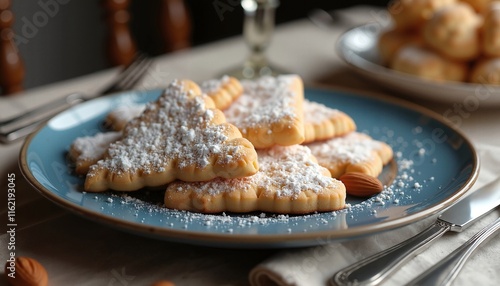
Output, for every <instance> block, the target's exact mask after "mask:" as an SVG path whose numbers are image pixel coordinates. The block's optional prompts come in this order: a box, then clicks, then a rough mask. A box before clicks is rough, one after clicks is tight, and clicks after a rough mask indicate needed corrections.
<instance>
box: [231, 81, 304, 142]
mask: <svg viewBox="0 0 500 286" xmlns="http://www.w3.org/2000/svg"><path fill="white" fill-rule="evenodd" d="M242 85H243V88H244V92H243V95H242V96H241V97H240V98H238V100H236V101H235V102H234V103H233V104H232V105H231V106H230V107H229V108H228V109H226V110H225V111H224V114H225V115H226V117H227V120H228V122H230V123H232V124H234V125H235V126H237V127H238V128H239V129H240V131H241V133H242V134H243V137H245V138H247V139H248V140H249V141H250V142H252V144H253V145H254V146H255V148H269V147H271V146H274V145H282V146H289V145H294V144H300V143H302V142H303V141H304V120H303V117H304V113H303V101H304V86H303V83H302V79H301V78H300V77H299V76H297V75H282V76H278V77H262V78H260V79H257V80H255V81H242Z"/></svg>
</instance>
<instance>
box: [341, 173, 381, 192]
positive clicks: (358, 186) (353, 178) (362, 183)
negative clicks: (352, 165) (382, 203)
mask: <svg viewBox="0 0 500 286" xmlns="http://www.w3.org/2000/svg"><path fill="white" fill-rule="evenodd" d="M339 180H340V181H342V183H344V185H345V188H346V192H347V194H349V195H351V196H356V197H369V196H373V195H375V194H378V193H380V192H381V191H382V190H383V189H384V186H383V185H382V182H380V180H379V179H377V178H375V177H372V176H369V175H366V174H363V173H357V172H351V173H345V174H344V175H342V176H340V178H339Z"/></svg>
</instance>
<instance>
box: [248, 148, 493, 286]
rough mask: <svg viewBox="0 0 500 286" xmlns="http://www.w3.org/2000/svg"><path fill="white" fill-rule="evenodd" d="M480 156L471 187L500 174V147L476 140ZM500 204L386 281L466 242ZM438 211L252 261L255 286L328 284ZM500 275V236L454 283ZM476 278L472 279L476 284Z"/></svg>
mask: <svg viewBox="0 0 500 286" xmlns="http://www.w3.org/2000/svg"><path fill="white" fill-rule="evenodd" d="M476 147H477V150H478V152H479V155H480V158H481V172H480V175H479V178H478V181H477V182H476V184H475V185H474V186H473V189H472V191H474V190H476V189H478V188H479V187H481V186H484V185H485V184H487V183H489V182H491V181H493V180H494V179H496V178H497V177H499V176H500V172H499V171H500V147H495V146H489V145H480V146H476ZM499 214H500V212H499V211H498V210H496V211H494V212H493V213H491V214H489V215H488V216H486V217H484V218H483V219H481V220H480V221H478V222H476V223H475V224H474V225H472V226H471V227H469V228H468V229H466V230H465V231H463V232H462V233H454V232H448V233H446V234H445V235H444V236H443V237H441V238H439V239H438V240H437V241H435V242H434V243H433V244H432V245H431V246H430V247H429V248H428V249H426V250H424V251H423V252H422V253H421V254H419V255H418V256H416V257H415V258H413V259H412V260H411V261H409V262H408V263H407V264H406V265H405V266H403V267H402V268H401V269H400V270H399V271H398V272H397V273H396V274H395V275H394V276H393V277H391V278H390V279H388V281H386V282H384V285H403V284H405V283H408V282H409V281H410V280H411V279H413V278H415V277H416V276H417V275H419V274H420V273H421V272H423V271H424V270H426V269H427V268H429V267H430V266H432V265H433V264H435V263H436V262H438V261H439V260H440V259H442V258H444V257H445V256H446V255H447V254H448V253H450V252H452V251H453V250H454V249H456V248H457V247H458V246H460V245H462V244H463V243H464V242H465V241H467V240H468V239H469V238H470V237H471V236H473V235H474V234H475V233H476V232H478V231H479V230H480V229H481V228H482V227H484V226H486V225H487V224H488V223H490V222H491V221H493V220H495V219H496V218H497V217H498V216H499ZM436 217H437V215H434V216H432V217H429V218H426V219H424V220H421V221H418V222H416V223H413V224H411V225H408V226H405V227H402V228H398V229H395V230H391V231H387V232H383V233H379V234H374V235H371V236H368V237H363V238H359V239H356V240H347V241H340V242H332V243H330V244H326V245H322V246H317V247H311V248H302V249H291V250H285V251H283V252H280V253H278V254H277V255H275V256H272V257H270V258H268V259H267V260H265V261H264V262H262V263H260V264H259V265H257V266H256V267H254V268H253V269H252V270H251V272H250V275H249V279H250V284H251V285H253V286H270V285H283V286H284V285H297V286H301V285H307V286H315V285H321V286H324V285H328V281H329V279H330V278H331V277H332V276H333V275H334V274H335V273H336V272H337V271H338V270H340V269H342V268H344V267H346V266H348V265H350V264H352V263H354V262H356V261H358V260H360V259H362V258H364V257H367V256H369V255H372V254H374V253H377V252H379V251H381V250H384V249H386V248H389V247H390V246H392V245H395V244H397V243H399V242H401V241H403V240H405V239H407V238H409V237H411V236H413V235H415V234H417V233H418V232H420V231H422V230H423V229H425V228H426V227H428V226H429V225H431V224H432V223H433V221H434V220H435V219H436ZM498 281H500V239H492V240H491V241H489V242H488V243H487V244H484V245H483V246H481V248H479V250H477V251H476V252H475V254H474V255H473V256H472V257H471V258H470V260H469V261H468V262H467V264H466V266H465V267H464V269H462V272H461V273H460V274H459V276H458V278H457V280H455V283H454V285H497V284H496V283H498ZM473 283H474V284H473Z"/></svg>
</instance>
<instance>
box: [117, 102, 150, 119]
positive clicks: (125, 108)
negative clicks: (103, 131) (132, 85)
mask: <svg viewBox="0 0 500 286" xmlns="http://www.w3.org/2000/svg"><path fill="white" fill-rule="evenodd" d="M145 108H146V105H145V104H133V105H122V106H118V107H117V108H116V109H113V110H112V111H111V112H110V113H109V115H110V116H111V117H113V120H116V121H118V122H129V121H130V120H132V119H134V118H135V117H137V116H139V115H140V114H141V113H142V112H143V111H144V109H145Z"/></svg>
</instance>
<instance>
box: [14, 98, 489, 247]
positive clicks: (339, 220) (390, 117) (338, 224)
mask: <svg viewBox="0 0 500 286" xmlns="http://www.w3.org/2000/svg"><path fill="white" fill-rule="evenodd" d="M160 93H161V91H159V90H153V91H147V92H137V93H124V94H118V95H115V96H110V97H103V98H99V99H95V100H92V101H89V102H86V103H83V104H80V105H78V106H75V107H73V108H71V109H69V110H67V111H64V112H62V113H61V114H59V115H57V116H56V117H54V118H52V119H51V120H49V121H48V122H47V123H46V124H45V125H44V126H42V127H41V128H40V129H39V130H38V131H37V132H35V133H34V134H32V135H30V137H28V138H27V140H26V142H25V144H24V145H23V148H22V150H21V154H20V166H21V170H22V172H23V174H24V176H25V177H26V178H27V180H28V181H29V182H30V183H31V184H32V185H33V186H34V187H35V188H36V189H37V190H38V191H39V192H40V193H41V194H42V195H44V196H45V197H47V198H48V199H50V200H52V201H54V202H56V203H57V204H59V205H61V206H63V207H65V208H67V209H69V210H71V211H73V212H76V213H78V214H80V215H82V216H84V217H86V218H90V219H94V220H96V221H99V222H103V223H107V224H108V225H111V226H115V227H117V228H120V229H122V230H126V231H131V232H134V233H137V234H142V235H147V236H151V237H155V238H161V239H166V240H172V241H178V242H184V243H192V244H202V245H210V246H218V247H234V248H249V247H276V248H280V247H296V246H310V245H317V244H324V243H328V242H330V241H333V240H341V239H347V238H353V237H358V236H363V235H368V234H372V233H376V232H379V231H384V230H388V229H392V228H395V227H399V226H403V225H406V224H408V223H411V222H414V221H417V220H420V219H422V218H425V217H427V216H429V215H431V214H434V213H436V212H438V211H440V210H442V209H444V208H445V207H447V206H449V205H451V204H452V203H453V202H455V201H456V200H457V199H458V198H460V197H461V196H462V195H463V194H464V193H465V192H466V191H467V190H468V189H469V188H470V187H471V186H472V184H473V183H474V182H475V180H476V178H477V175H478V169H479V161H478V155H477V153H476V152H475V150H474V148H473V146H472V144H471V143H470V141H469V140H468V139H467V138H466V137H465V136H464V135H463V134H462V133H461V132H460V131H458V130H456V129H454V128H453V127H452V126H450V125H448V124H446V123H445V122H443V121H442V120H441V119H440V117H439V116H438V115H436V114H434V113H432V112H430V111H428V110H426V109H423V108H420V107H418V106H416V105H413V104H410V103H406V102H403V101H400V100H394V99H391V100H386V99H380V98H375V97H371V96H366V95H359V94H356V93H353V92H345V91H336V90H329V89H321V88H309V89H306V97H307V98H308V99H310V100H312V101H317V102H321V103H323V104H325V105H327V106H330V107H333V108H338V109H340V110H343V111H344V112H346V113H348V114H349V115H351V116H352V117H353V118H354V120H355V121H356V123H357V125H358V130H359V131H361V132H365V133H368V134H369V135H370V136H372V137H373V138H375V139H379V140H383V141H385V142H387V143H388V144H390V145H391V146H392V147H393V149H394V152H395V159H394V160H393V162H392V163H391V164H389V165H388V166H387V167H386V168H385V169H384V172H383V173H382V175H381V180H383V181H385V182H386V183H387V184H388V186H387V187H386V189H385V190H384V191H383V192H382V193H380V194H378V195H377V196H374V197H372V198H369V199H364V200H361V199H355V198H351V197H348V198H347V202H348V204H349V205H350V206H349V207H348V208H346V209H344V210H341V211H337V212H326V213H316V214H310V215H300V216H285V215H273V214H265V213H252V214H244V215H241V214H229V213H227V214H226V213H223V214H220V215H204V214H197V213H190V212H184V211H176V210H169V209H165V208H163V207H162V206H161V204H162V202H161V201H162V197H163V196H162V193H163V192H162V191H161V190H160V191H158V190H157V191H153V190H150V191H140V192H135V193H125V194H124V193H111V192H109V193H86V192H83V191H82V186H83V182H84V178H82V177H79V176H75V175H74V174H73V172H72V166H71V164H70V163H69V161H68V160H67V158H66V154H67V151H68V149H69V146H70V144H71V143H72V142H73V140H74V139H75V138H77V137H81V136H85V135H92V134H95V133H96V132H98V131H102V130H104V129H103V127H102V122H103V119H104V117H105V115H106V114H107V112H109V111H110V110H111V109H113V108H115V107H116V106H119V105H122V104H130V103H132V102H133V103H139V102H148V101H151V100H154V99H155V98H157V97H158V96H159V95H160Z"/></svg>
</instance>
